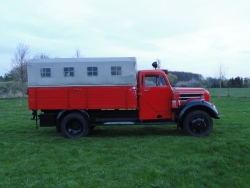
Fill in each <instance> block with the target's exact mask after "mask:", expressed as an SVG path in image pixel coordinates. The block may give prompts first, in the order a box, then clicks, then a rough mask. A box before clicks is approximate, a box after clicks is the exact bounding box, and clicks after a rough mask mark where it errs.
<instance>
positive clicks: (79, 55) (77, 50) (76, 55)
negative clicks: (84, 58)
mask: <svg viewBox="0 0 250 188" xmlns="http://www.w3.org/2000/svg"><path fill="white" fill-rule="evenodd" d="M75 57H76V58H80V57H81V52H80V50H79V48H78V47H77V48H76V52H75Z"/></svg>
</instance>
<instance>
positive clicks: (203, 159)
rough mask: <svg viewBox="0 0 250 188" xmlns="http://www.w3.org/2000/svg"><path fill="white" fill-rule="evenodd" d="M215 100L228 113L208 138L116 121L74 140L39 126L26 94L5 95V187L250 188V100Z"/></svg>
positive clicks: (1, 179)
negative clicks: (128, 124)
mask: <svg viewBox="0 0 250 188" xmlns="http://www.w3.org/2000/svg"><path fill="white" fill-rule="evenodd" d="M210 92H211V93H212V91H210ZM238 92H239V91H238ZM237 96H240V95H237ZM246 96H247V95H246ZM248 96H249V95H248ZM211 101H212V102H214V103H215V104H216V107H217V109H218V110H219V112H220V113H221V114H222V118H221V119H219V120H214V129H213V131H212V133H211V134H210V135H209V136H208V137H203V138H195V137H190V136H186V134H185V133H184V132H183V131H180V132H177V130H176V126H175V125H168V126H126V127H111V126H110V127H96V129H95V130H94V131H93V132H91V133H90V135H89V136H88V137H86V138H81V139H76V140H74V139H66V138H64V137H62V136H61V135H60V134H58V133H56V132H55V129H54V128H39V129H35V122H34V121H31V120H30V118H31V115H30V112H29V111H28V110H27V101H26V99H25V101H23V102H22V99H0V150H1V152H0V187H26V188H27V187H42V188H46V187H93V188H94V187H213V188H214V187H239V188H241V187H249V185H250V178H249V174H250V163H249V161H250V156H249V152H250V140H249V134H250V125H249V124H250V123H249V117H250V98H246V97H244V98H243V97H220V98H219V97H212V98H211Z"/></svg>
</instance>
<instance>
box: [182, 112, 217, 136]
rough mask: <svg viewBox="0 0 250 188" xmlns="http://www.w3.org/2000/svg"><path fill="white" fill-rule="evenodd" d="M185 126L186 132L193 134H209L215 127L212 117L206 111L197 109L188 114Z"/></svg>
mask: <svg viewBox="0 0 250 188" xmlns="http://www.w3.org/2000/svg"><path fill="white" fill-rule="evenodd" d="M183 127H184V130H185V132H186V133H187V134H188V135H191V136H197V137H201V136H207V135H209V134H210V133H211V131H212V129H213V121H212V119H211V117H210V116H209V115H208V114H207V113H206V112H204V111H201V110H195V111H192V112H190V113H189V114H187V116H186V117H185V119H184V122H183Z"/></svg>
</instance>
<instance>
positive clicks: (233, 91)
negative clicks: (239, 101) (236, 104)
mask: <svg viewBox="0 0 250 188" xmlns="http://www.w3.org/2000/svg"><path fill="white" fill-rule="evenodd" d="M207 90H209V93H210V95H211V96H213V97H218V96H223V97H228V96H230V97H250V88H229V89H228V88H222V89H221V93H220V88H208V89H207Z"/></svg>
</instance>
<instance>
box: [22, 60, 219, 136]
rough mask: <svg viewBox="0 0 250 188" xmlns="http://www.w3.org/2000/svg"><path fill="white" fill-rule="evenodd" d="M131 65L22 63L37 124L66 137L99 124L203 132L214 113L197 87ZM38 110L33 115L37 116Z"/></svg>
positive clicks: (129, 62)
mask: <svg viewBox="0 0 250 188" xmlns="http://www.w3.org/2000/svg"><path fill="white" fill-rule="evenodd" d="M152 65H153V66H154V67H155V70H153V69H152V70H140V71H137V69H136V58H134V57H121V58H57V59H34V60H30V61H29V62H28V92H27V95H28V103H29V109H30V110H32V111H33V114H34V117H35V119H36V120H37V121H38V120H39V123H40V126H41V127H48V126H53V127H56V130H57V131H58V132H62V133H63V135H64V136H65V137H67V138H79V137H83V136H87V135H88V133H89V131H90V130H92V129H93V128H94V127H95V126H99V125H104V126H105V125H138V124H142V125H146V124H150V125H152V126H153V125H157V124H163V125H166V124H169V123H175V124H177V127H178V128H182V129H184V130H185V132H186V133H187V134H188V135H191V136H197V137H199V136H207V135H209V134H210V132H211V131H212V128H213V121H212V118H215V119H218V118H219V117H220V116H219V113H218V111H217V110H216V107H215V106H214V104H212V103H210V95H209V92H208V91H207V90H205V89H203V88H175V87H171V85H170V82H169V80H168V77H167V71H163V70H159V69H156V68H157V64H156V63H153V64H152ZM37 111H39V115H37V114H38V113H37Z"/></svg>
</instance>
